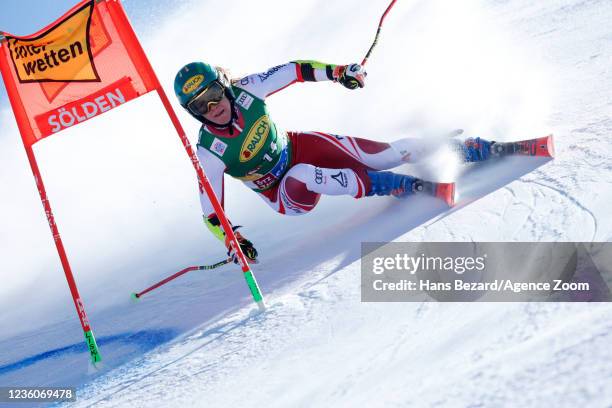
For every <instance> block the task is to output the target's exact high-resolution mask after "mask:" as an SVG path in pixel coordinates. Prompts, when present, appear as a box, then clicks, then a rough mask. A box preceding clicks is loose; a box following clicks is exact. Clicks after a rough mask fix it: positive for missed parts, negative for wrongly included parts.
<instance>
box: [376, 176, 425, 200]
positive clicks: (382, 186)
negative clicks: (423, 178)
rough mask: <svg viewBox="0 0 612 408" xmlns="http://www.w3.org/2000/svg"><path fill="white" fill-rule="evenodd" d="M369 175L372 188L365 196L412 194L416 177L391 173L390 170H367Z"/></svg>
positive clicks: (401, 196) (398, 196)
mask: <svg viewBox="0 0 612 408" xmlns="http://www.w3.org/2000/svg"><path fill="white" fill-rule="evenodd" d="M367 174H368V177H370V184H371V186H372V188H371V189H370V191H369V192H368V193H367V194H366V195H367V196H373V195H378V196H388V195H392V196H393V197H397V198H404V197H407V196H409V195H411V194H413V193H414V192H415V191H416V190H415V184H416V180H417V179H416V178H415V177H412V176H406V175H403V174H397V173H392V172H390V171H373V170H367Z"/></svg>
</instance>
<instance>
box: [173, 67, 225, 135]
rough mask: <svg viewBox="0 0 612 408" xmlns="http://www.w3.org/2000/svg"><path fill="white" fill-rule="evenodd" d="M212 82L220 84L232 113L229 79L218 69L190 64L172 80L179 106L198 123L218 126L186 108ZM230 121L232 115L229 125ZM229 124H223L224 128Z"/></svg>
mask: <svg viewBox="0 0 612 408" xmlns="http://www.w3.org/2000/svg"><path fill="white" fill-rule="evenodd" d="M214 81H217V82H218V83H220V84H221V85H222V86H223V88H224V89H225V95H226V96H227V97H228V99H229V100H230V102H231V104H232V112H233V110H234V99H235V98H234V93H233V92H232V90H231V87H230V83H229V79H228V78H227V77H226V76H225V75H223V74H221V73H220V72H219V70H218V69H216V68H215V67H213V66H212V65H210V64H206V63H204V62H191V63H189V64H187V65H185V66H184V67H183V68H181V70H180V71H179V72H178V73H177V74H176V77H175V78H174V93H175V94H176V97H177V98H178V100H179V103H180V104H181V106H182V107H183V108H185V109H186V110H187V111H188V112H189V113H190V114H191V115H192V116H193V117H195V118H196V119H198V120H199V121H200V122H203V123H210V124H213V125H217V126H218V125H219V124H218V123H213V122H210V121H208V120H207V119H205V118H204V117H203V116H202V115H198V114H197V113H195V112H192V111H191V110H190V109H189V108H188V105H189V103H190V102H191V100H192V99H194V98H195V97H196V96H197V95H198V94H199V93H200V92H202V91H203V90H204V89H206V88H207V87H208V86H209V85H210V84H211V83H212V82H214ZM232 120H233V115H232V119H231V120H230V122H229V123H231V121H232ZM229 123H227V124H225V125H224V126H226V125H229Z"/></svg>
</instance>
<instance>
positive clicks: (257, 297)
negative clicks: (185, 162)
mask: <svg viewBox="0 0 612 408" xmlns="http://www.w3.org/2000/svg"><path fill="white" fill-rule="evenodd" d="M108 7H109V11H110V12H111V14H112V15H113V19H116V20H117V21H118V22H119V24H122V25H123V28H124V32H123V34H124V36H123V40H124V42H127V43H129V44H130V45H131V48H132V49H133V50H134V51H135V52H136V53H138V54H139V60H140V61H142V62H143V64H142V65H143V66H140V67H138V69H139V70H142V71H146V72H148V73H149V74H150V75H151V76H152V78H153V79H154V81H155V83H156V88H157V89H156V90H157V94H158V95H159V98H160V99H161V101H162V104H163V105H164V108H165V109H166V112H168V116H170V120H171V121H172V124H173V125H174V128H175V129H176V132H177V133H178V136H179V138H180V139H181V142H182V143H183V146H184V147H185V151H186V152H187V156H189V159H190V160H191V163H192V164H193V167H194V169H195V171H196V174H197V175H198V182H199V183H200V187H201V188H203V189H204V191H205V192H206V195H207V196H208V199H209V200H210V202H211V204H212V206H213V208H214V209H215V213H216V214H217V217H218V218H219V221H220V222H221V225H222V226H223V230H224V231H225V235H226V236H227V237H228V238H229V242H230V245H231V247H232V249H233V250H234V253H235V254H236V255H237V256H238V263H239V264H240V267H241V268H242V272H243V274H244V278H245V280H246V283H247V285H248V287H249V290H250V292H251V296H252V297H253V300H254V301H255V303H256V304H257V306H258V307H259V309H260V310H265V309H266V305H265V303H264V298H263V295H262V293H261V290H260V289H259V285H258V284H257V280H256V279H255V275H254V274H253V272H252V271H251V268H250V267H249V263H248V261H247V259H246V257H245V256H244V253H242V249H240V245H239V244H238V240H237V239H236V235H235V234H234V230H233V229H232V227H231V225H230V223H229V220H228V219H227V217H226V216H225V211H223V207H222V206H221V203H220V202H219V200H218V198H217V196H216V195H215V191H214V190H213V187H212V185H211V184H210V181H208V177H206V174H204V171H203V170H202V167H201V166H200V162H199V161H198V157H197V156H196V154H195V151H194V150H193V147H191V143H190V142H189V139H188V138H187V135H186V133H185V130H184V129H183V126H182V125H181V123H180V121H179V119H178V117H177V116H176V113H175V112H174V109H173V108H172V105H171V104H170V101H169V100H168V96H167V95H166V92H165V91H164V89H163V87H162V86H161V83H160V82H159V79H158V78H157V75H156V74H155V71H154V70H153V67H152V66H151V63H150V62H149V59H148V58H147V56H146V54H145V52H144V50H143V49H142V46H141V45H140V41H138V38H137V37H136V33H134V30H133V29H132V26H131V24H130V22H129V19H128V17H127V15H126V14H125V10H123V7H121V5H120V4H119V3H118V2H110V3H108Z"/></svg>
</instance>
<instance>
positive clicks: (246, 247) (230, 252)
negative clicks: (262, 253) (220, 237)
mask: <svg viewBox="0 0 612 408" xmlns="http://www.w3.org/2000/svg"><path fill="white" fill-rule="evenodd" d="M234 235H236V240H238V244H239V245H240V249H241V250H242V253H243V254H244V256H245V257H246V258H247V261H248V262H249V263H256V262H257V250H256V249H255V247H254V246H253V243H252V242H251V241H249V240H248V239H246V238H245V237H243V236H242V234H241V233H239V232H238V231H234ZM225 246H226V247H227V256H229V257H230V258H232V261H234V263H236V264H237V263H238V255H237V254H236V252H235V251H234V249H233V248H232V246H231V245H230V242H229V239H228V238H225Z"/></svg>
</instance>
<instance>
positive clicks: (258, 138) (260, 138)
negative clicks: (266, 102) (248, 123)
mask: <svg viewBox="0 0 612 408" xmlns="http://www.w3.org/2000/svg"><path fill="white" fill-rule="evenodd" d="M270 125H271V124H270V119H269V118H268V115H263V116H261V117H260V118H259V119H257V120H256V121H255V123H254V124H253V126H252V127H251V130H249V133H248V135H247V137H246V138H245V139H244V142H243V143H242V147H241V148H240V162H241V163H244V162H248V161H249V160H251V159H252V158H253V156H255V155H257V153H259V151H260V150H261V148H262V147H263V146H264V144H265V143H266V139H267V138H268V134H269V133H270Z"/></svg>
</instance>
